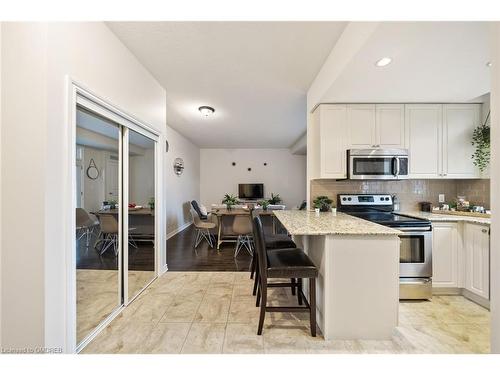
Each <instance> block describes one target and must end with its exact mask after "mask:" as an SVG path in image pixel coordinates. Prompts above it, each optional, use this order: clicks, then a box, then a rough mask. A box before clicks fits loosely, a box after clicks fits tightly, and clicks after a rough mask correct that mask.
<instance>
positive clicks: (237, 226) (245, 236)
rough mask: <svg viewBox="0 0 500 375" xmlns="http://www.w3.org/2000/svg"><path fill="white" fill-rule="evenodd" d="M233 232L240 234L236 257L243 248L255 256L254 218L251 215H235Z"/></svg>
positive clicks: (235, 251)
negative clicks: (253, 245)
mask: <svg viewBox="0 0 500 375" xmlns="http://www.w3.org/2000/svg"><path fill="white" fill-rule="evenodd" d="M233 233H234V234H236V235H238V240H237V241H236V247H235V248H234V257H235V258H236V257H237V256H238V254H239V252H240V250H241V249H242V248H245V249H246V251H248V253H249V254H250V256H253V247H252V218H251V216H250V215H235V216H234V220H233Z"/></svg>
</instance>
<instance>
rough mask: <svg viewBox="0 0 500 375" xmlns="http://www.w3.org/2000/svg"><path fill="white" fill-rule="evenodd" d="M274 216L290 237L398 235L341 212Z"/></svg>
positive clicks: (283, 212)
mask: <svg viewBox="0 0 500 375" xmlns="http://www.w3.org/2000/svg"><path fill="white" fill-rule="evenodd" d="M274 215H275V216H276V217H277V218H278V220H279V221H280V222H281V223H282V224H283V226H284V227H285V228H286V230H287V231H288V232H289V233H290V234H292V235H327V234H334V235H335V234H336V235H360V234H366V235H399V234H401V233H402V232H400V231H399V230H396V229H392V228H389V227H385V226H383V225H379V224H375V223H372V222H370V221H366V220H363V219H359V218H357V217H354V216H351V215H347V214H344V213H341V212H337V213H336V214H333V213H331V212H320V213H319V214H316V212H314V211H299V210H293V211H290V210H288V211H279V210H277V211H274Z"/></svg>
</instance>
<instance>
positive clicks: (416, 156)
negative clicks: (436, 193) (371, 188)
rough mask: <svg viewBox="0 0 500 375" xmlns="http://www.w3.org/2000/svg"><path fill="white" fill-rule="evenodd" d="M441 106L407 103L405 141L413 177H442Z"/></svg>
mask: <svg viewBox="0 0 500 375" xmlns="http://www.w3.org/2000/svg"><path fill="white" fill-rule="evenodd" d="M442 107H443V106H442V105H441V104H408V105H405V126H406V131H405V135H406V144H407V145H408V149H409V156H410V176H411V177H412V178H441V176H442V174H443V172H442V118H443V116H442Z"/></svg>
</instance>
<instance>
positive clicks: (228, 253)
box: [167, 225, 252, 272]
mask: <svg viewBox="0 0 500 375" xmlns="http://www.w3.org/2000/svg"><path fill="white" fill-rule="evenodd" d="M194 236H195V228H194V226H192V225H191V226H189V227H188V228H187V229H184V230H183V231H182V232H180V233H178V234H176V235H175V236H173V237H172V238H170V239H169V240H168V241H167V265H168V269H169V270H170V271H212V272H218V271H229V272H231V271H248V268H249V266H250V261H251V260H252V257H251V256H250V254H248V252H247V251H245V250H244V249H243V250H241V251H240V253H239V254H238V257H237V258H235V257H234V248H235V243H233V242H225V243H222V244H221V246H220V249H219V251H217V249H216V248H215V246H214V248H211V247H210V246H208V243H207V242H206V241H205V240H203V241H202V242H201V243H200V244H199V245H198V248H197V249H196V251H195V249H194Z"/></svg>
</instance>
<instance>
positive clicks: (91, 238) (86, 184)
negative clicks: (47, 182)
mask: <svg viewBox="0 0 500 375" xmlns="http://www.w3.org/2000/svg"><path fill="white" fill-rule="evenodd" d="M76 124H77V127H76V159H75V160H76V161H75V172H76V283H77V284H76V286H77V298H76V299H77V307H76V311H77V344H79V343H80V342H81V341H82V340H83V339H84V338H85V337H87V336H88V335H89V334H90V333H92V331H93V330H94V329H95V328H96V327H97V326H98V325H99V323H101V322H102V321H103V320H104V319H106V317H107V316H109V314H110V313H112V312H113V310H115V309H116V308H118V307H119V306H120V305H121V304H122V302H121V293H120V282H119V258H120V257H119V253H120V249H119V247H118V238H119V216H118V210H117V209H116V207H115V205H116V204H117V203H118V202H119V201H120V200H119V196H118V194H119V157H118V152H119V137H120V128H119V127H118V126H117V125H116V124H114V123H113V122H111V121H109V120H107V119H105V118H102V117H100V116H99V115H97V114H95V113H93V112H89V111H87V110H85V109H83V108H80V107H78V108H77V116H76Z"/></svg>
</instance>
